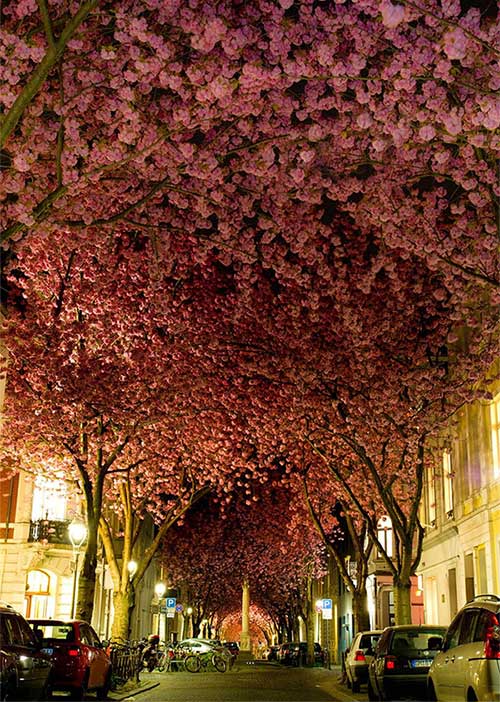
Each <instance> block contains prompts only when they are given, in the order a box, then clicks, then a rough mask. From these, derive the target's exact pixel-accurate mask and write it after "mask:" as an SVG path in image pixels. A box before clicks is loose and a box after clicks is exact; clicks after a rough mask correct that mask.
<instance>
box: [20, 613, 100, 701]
mask: <svg viewBox="0 0 500 702" xmlns="http://www.w3.org/2000/svg"><path fill="white" fill-rule="evenodd" d="M29 622H30V624H31V626H32V627H33V630H34V632H35V634H36V636H37V637H38V638H39V640H40V641H41V646H42V651H43V652H45V653H46V654H47V655H48V656H50V658H51V660H52V666H53V667H52V673H51V676H50V687H51V689H52V690H57V691H61V692H63V691H64V692H69V693H70V694H71V697H72V699H74V700H82V699H84V697H85V694H86V692H87V691H88V690H95V692H96V695H97V699H99V700H104V699H106V697H107V695H108V692H109V689H110V686H111V660H110V658H109V656H108V654H107V653H106V651H105V650H104V646H103V644H102V643H101V641H100V639H99V637H98V635H97V634H96V632H95V631H94V629H93V628H92V627H91V626H90V624H88V623H87V622H84V621H76V620H75V621H61V620H57V619H30V620H29Z"/></svg>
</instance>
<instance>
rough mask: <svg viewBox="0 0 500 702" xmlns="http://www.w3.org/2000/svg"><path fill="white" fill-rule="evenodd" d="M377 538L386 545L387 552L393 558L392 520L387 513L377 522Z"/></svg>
mask: <svg viewBox="0 0 500 702" xmlns="http://www.w3.org/2000/svg"><path fill="white" fill-rule="evenodd" d="M377 538H378V540H379V542H380V544H381V545H382V546H383V547H384V550H385V552H386V554H387V555H388V556H389V558H392V554H393V548H392V522H391V519H390V517H388V516H387V515H384V516H383V517H381V518H380V519H379V520H378V522H377ZM380 555H381V554H380Z"/></svg>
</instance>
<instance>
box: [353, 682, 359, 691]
mask: <svg viewBox="0 0 500 702" xmlns="http://www.w3.org/2000/svg"><path fill="white" fill-rule="evenodd" d="M359 688H360V684H359V680H353V681H352V691H353V692H359Z"/></svg>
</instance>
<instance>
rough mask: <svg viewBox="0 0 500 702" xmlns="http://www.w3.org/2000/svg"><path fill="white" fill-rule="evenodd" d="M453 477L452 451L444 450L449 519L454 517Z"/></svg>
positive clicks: (445, 486) (445, 499)
mask: <svg viewBox="0 0 500 702" xmlns="http://www.w3.org/2000/svg"><path fill="white" fill-rule="evenodd" d="M453 479H454V474H453V470H452V466H451V451H450V450H449V449H446V451H443V491H444V511H445V513H446V516H447V517H448V518H449V519H450V518H451V517H453Z"/></svg>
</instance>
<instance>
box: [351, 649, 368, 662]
mask: <svg viewBox="0 0 500 702" xmlns="http://www.w3.org/2000/svg"><path fill="white" fill-rule="evenodd" d="M354 660H355V661H366V658H365V654H364V653H363V651H356V653H355V654H354Z"/></svg>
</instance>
